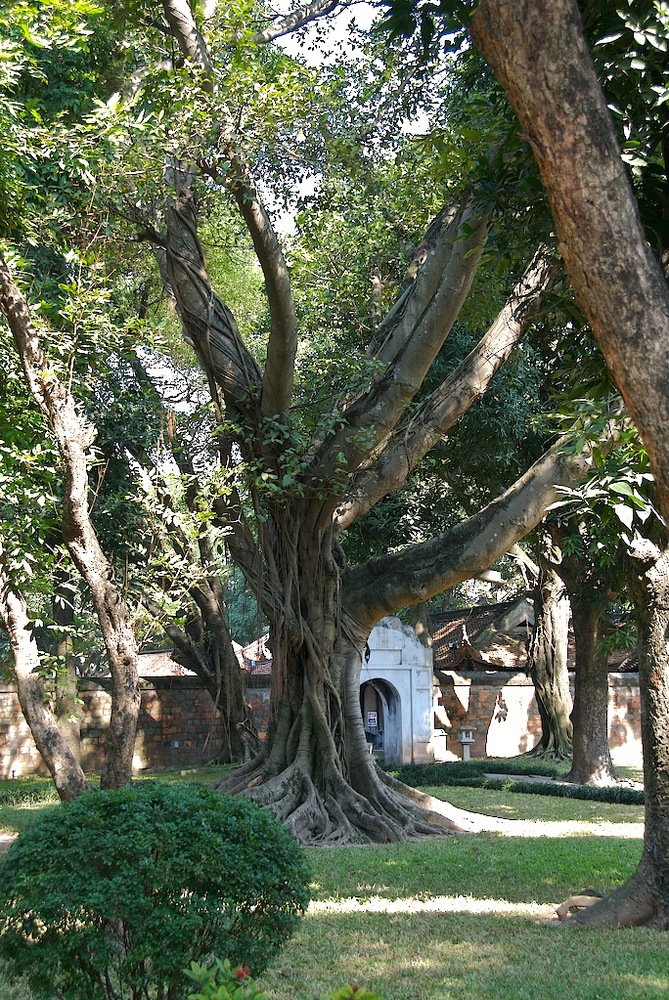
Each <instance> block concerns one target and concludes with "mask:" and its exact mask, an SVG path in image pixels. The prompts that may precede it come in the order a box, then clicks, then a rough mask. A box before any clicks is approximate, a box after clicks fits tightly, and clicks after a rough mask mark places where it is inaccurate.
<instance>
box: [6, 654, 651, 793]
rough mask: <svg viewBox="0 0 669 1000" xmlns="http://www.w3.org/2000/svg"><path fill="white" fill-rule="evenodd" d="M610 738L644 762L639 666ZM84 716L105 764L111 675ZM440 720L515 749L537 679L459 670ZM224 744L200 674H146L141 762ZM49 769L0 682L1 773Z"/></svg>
mask: <svg viewBox="0 0 669 1000" xmlns="http://www.w3.org/2000/svg"><path fill="white" fill-rule="evenodd" d="M270 683H271V678H270V677H267V676H264V675H258V676H251V677H249V678H247V692H246V695H247V700H248V702H249V703H250V705H251V708H252V711H253V716H254V720H255V724H256V727H257V728H258V732H259V735H260V738H261V739H264V738H265V735H266V732H267V719H268V714H269V691H270ZM609 690H610V699H609V725H610V743H611V752H612V755H613V758H614V762H617V763H619V764H623V763H627V762H630V763H637V762H640V754H641V743H640V715H639V690H638V682H637V677H636V675H634V674H611V675H610V677H609ZM81 698H82V701H83V703H84V719H83V722H82V726H81V735H82V756H83V764H84V767H85V769H86V770H89V771H98V770H99V769H100V767H101V764H102V750H103V747H104V741H105V738H106V735H105V733H106V727H107V724H108V721H109V710H110V697H109V694H108V691H107V684H106V683H105V681H100V680H95V681H82V684H81ZM441 715H442V719H441V724H442V725H443V726H444V728H445V729H446V731H447V733H448V749H449V750H450V751H452V752H454V753H456V754H458V755H459V754H460V749H461V748H460V745H459V744H458V741H457V737H458V733H457V727H458V726H461V725H463V724H466V725H471V726H474V727H475V733H474V736H475V743H474V746H473V747H472V756H477V757H479V756H485V755H486V751H487V752H488V753H489V754H490V755H491V756H514V755H515V754H518V753H523V752H524V751H525V750H529V749H530V748H531V747H532V746H534V744H535V743H536V742H537V740H538V739H539V736H540V734H541V725H540V722H539V714H538V711H537V707H536V702H535V700H534V696H533V690H532V685H531V683H530V681H529V679H528V678H526V677H525V675H524V674H516V675H509V674H503V673H501V672H500V673H494V674H493V673H481V674H470V675H463V676H461V677H460V676H457V675H453V676H452V678H451V681H450V682H449V683H448V684H447V685H445V686H444V688H443V701H442V708H441ZM220 746H221V720H220V716H219V713H217V712H215V711H214V706H213V702H212V700H211V698H210V697H209V695H208V694H207V692H206V691H205V690H204V689H203V688H202V686H201V684H200V683H199V681H198V680H197V678H195V677H157V678H151V679H144V680H143V681H142V709H141V714H140V720H139V733H138V737H137V744H136V752H135V764H136V767H137V768H138V769H140V768H143V767H151V768H160V767H185V766H188V765H193V764H201V763H206V762H207V761H210V760H212V758H214V757H215V756H216V754H217V752H218V750H219V748H220ZM40 770H42V771H43V770H44V765H43V764H42V759H41V757H40V756H39V754H38V753H37V750H36V749H35V746H34V744H33V742H32V738H31V736H30V732H29V730H28V727H27V725H26V722H25V720H24V718H23V714H22V712H21V709H20V707H19V703H18V699H17V697H16V692H15V690H14V688H13V686H12V685H7V684H6V685H0V778H8V777H11V776H12V772H13V773H14V776H15V777H20V775H22V774H30V773H33V772H35V771H40Z"/></svg>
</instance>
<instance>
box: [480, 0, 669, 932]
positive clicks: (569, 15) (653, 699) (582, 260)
mask: <svg viewBox="0 0 669 1000" xmlns="http://www.w3.org/2000/svg"><path fill="white" fill-rule="evenodd" d="M655 13H656V14H658V15H659V16H660V19H662V18H665V23H664V27H665V29H666V14H664V13H663V12H662V10H661V8H660V7H659V5H655ZM471 31H472V36H473V38H474V40H475V41H476V43H477V44H478V45H479V47H480V48H481V50H482V51H483V52H484V54H485V56H486V58H487V59H488V60H489V61H490V63H491V65H492V66H493V68H494V69H495V72H496V74H497V76H498V78H499V79H500V82H501V83H502V85H503V86H504V89H505V90H506V92H507V94H508V96H509V100H510V101H511V104H512V105H513V107H514V109H515V111H516V113H517V115H518V118H519V120H520V122H521V125H522V127H523V130H524V131H525V132H526V134H527V135H528V137H529V139H530V142H531V143H532V148H533V151H534V155H535V157H536V160H537V162H538V164H539V169H540V172H541V177H542V181H543V184H544V187H545V189H546V191H547V194H548V197H549V201H550V203H551V208H552V212H553V217H554V219H555V224H556V228H557V231H558V235H559V238H560V249H561V252H562V255H563V258H564V260H565V263H566V266H567V270H568V272H569V275H570V278H571V280H572V283H573V286H574V290H575V294H576V297H577V299H578V301H579V303H580V305H581V307H582V309H583V312H584V314H585V315H586V317H587V319H588V321H589V323H590V325H591V327H592V329H593V332H594V334H595V336H596V337H597V340H598V342H599V344H600V346H601V349H602V353H603V354H604V357H605V358H606V361H607V364H608V366H609V368H610V370H611V372H612V374H613V377H614V379H615V381H616V383H617V385H618V386H619V388H620V391H621V393H622V395H623V397H624V399H625V402H626V404H627V406H628V408H629V411H630V413H631V414H632V417H633V419H634V422H635V424H636V426H637V428H638V430H639V434H640V436H641V439H642V441H643V443H644V445H645V447H646V449H647V451H648V455H649V458H650V464H651V468H652V471H653V473H654V475H655V479H656V486H657V502H658V506H659V508H660V510H661V512H662V514H663V516H664V517H665V519H666V518H668V517H669V443H668V441H667V436H666V424H667V417H668V416H669V392H668V391H667V386H669V347H668V345H669V338H668V334H669V289H668V288H667V282H666V278H665V274H664V272H663V268H662V263H661V261H660V260H659V259H658V257H656V255H655V253H654V252H653V249H652V247H651V246H650V245H649V243H648V241H647V239H646V234H645V233H644V230H643V227H642V224H641V220H640V217H639V212H638V206H637V203H636V201H635V198H634V194H633V192H632V188H631V186H630V183H629V179H628V176H627V173H626V170H625V166H624V164H623V161H622V159H621V156H620V151H619V147H618V143H617V141H616V135H615V131H614V128H613V124H612V121H611V118H610V115H609V112H608V109H607V106H606V100H605V98H604V95H603V93H602V90H601V88H600V86H599V83H598V81H597V77H596V73H595V69H594V66H593V62H592V59H591V57H590V53H589V51H588V46H587V42H586V39H585V36H584V33H583V28H582V22H581V17H580V11H579V8H578V4H577V3H576V2H575V0H556V2H555V3H553V4H551V5H550V6H545V7H542V8H541V9H539V8H538V7H537V5H535V4H532V3H530V2H526V0H512V2H510V3H507V2H504V3H501V2H499V0H482V2H481V3H480V4H479V5H478V7H477V10H476V12H475V14H474V17H473V19H472V21H471ZM638 34H639V37H641V38H643V37H644V33H643V31H640V32H638ZM665 37H666V30H665ZM664 66H665V73H666V60H665V62H664ZM665 175H666V165H665ZM638 549H639V551H638V552H637V557H638V559H639V561H640V563H641V565H640V567H639V570H638V572H637V598H636V603H637V606H638V607H639V608H640V609H642V603H643V602H645V608H646V610H645V611H644V610H640V614H639V619H640V628H641V629H642V630H644V631H645V634H644V637H643V639H642V641H641V669H640V686H641V690H642V712H643V736H644V781H645V785H646V794H647V800H646V801H647V806H646V809H647V814H646V819H647V825H646V832H645V837H644V854H643V858H642V861H641V863H640V865H639V868H638V869H637V872H636V873H635V875H634V876H633V878H632V880H631V881H630V882H629V883H627V884H626V885H625V886H623V887H622V888H621V889H620V890H619V891H618V892H617V893H614V894H613V895H612V896H611V897H609V898H607V899H606V900H604V901H603V902H602V903H601V904H599V905H597V906H595V907H593V908H592V911H591V912H590V913H589V914H588V916H587V917H586V918H583V919H584V920H585V922H587V923H604V924H614V925H616V926H620V925H623V924H633V923H647V922H651V923H656V924H658V925H659V926H663V927H666V926H667V913H668V912H669V882H668V880H667V871H666V852H665V850H664V848H665V846H666V845H665V844H664V839H665V838H666V831H667V829H669V823H668V820H667V816H666V803H667V790H666V787H665V785H664V783H663V779H662V777H660V778H658V773H659V774H660V775H662V774H664V775H665V776H666V766H665V765H666V761H664V759H663V758H664V755H665V749H664V748H665V747H666V739H667V727H668V725H669V700H668V699H667V697H666V677H667V665H668V663H669V660H668V659H667V654H668V650H667V645H666V622H664V621H663V616H664V611H663V608H664V600H665V596H664V593H663V581H666V565H665V560H664V555H663V549H662V547H657V546H655V547H653V546H652V545H651V546H650V548H648V546H646V545H644V544H642V543H639V546H638ZM633 551H634V549H633ZM644 560H645V565H644ZM658 768H659V771H658Z"/></svg>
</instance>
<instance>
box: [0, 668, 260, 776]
mask: <svg viewBox="0 0 669 1000" xmlns="http://www.w3.org/2000/svg"><path fill="white" fill-rule="evenodd" d="M253 682H254V685H253V687H252V688H250V689H249V692H248V695H249V699H250V700H251V703H252V704H254V705H255V708H256V711H257V712H258V714H259V715H262V709H263V705H264V704H267V705H268V703H269V682H270V678H269V677H258V678H253ZM141 684H142V706H141V710H140V717H139V727H138V734H137V741H136V744H135V758H134V766H135V768H136V769H137V770H140V769H142V768H146V767H151V768H160V767H187V766H189V765H193V764H203V763H206V762H208V761H210V760H212V759H213V758H214V757H215V756H216V754H217V753H218V751H219V750H220V747H221V744H222V731H221V725H222V723H221V716H220V713H219V712H217V711H215V709H214V704H213V701H212V699H211V698H210V696H209V694H208V693H207V692H206V691H205V690H204V689H203V687H202V685H201V684H200V682H199V681H198V679H197V677H190V676H189V677H152V678H150V679H142V681H141ZM109 686H110V685H109V681H108V680H107V679H105V678H103V679H96V680H83V681H82V682H81V684H80V697H81V700H82V702H83V719H82V722H81V755H82V765H83V767H84V770H86V771H99V770H100V768H101V766H102V761H103V755H104V745H105V740H106V732H107V727H108V725H109V716H110V711H111V697H110V694H109ZM264 714H265V720H264V723H263V720H262V718H261V719H260V720H259V721H260V723H261V727H262V732H261V737H262V736H264V733H265V732H266V729H267V725H266V715H267V711H266V710H265V712H264ZM44 771H45V768H44V764H43V762H42V758H41V757H40V755H39V753H38V752H37V750H36V749H35V745H34V743H33V741H32V737H31V735H30V730H29V729H28V726H27V724H26V721H25V719H24V718H23V713H22V712H21V708H20V706H19V702H18V698H17V696H16V691H15V689H14V687H13V685H10V684H3V685H0V778H10V777H12V776H13V777H17V778H18V777H20V776H21V775H23V774H31V773H34V772H44Z"/></svg>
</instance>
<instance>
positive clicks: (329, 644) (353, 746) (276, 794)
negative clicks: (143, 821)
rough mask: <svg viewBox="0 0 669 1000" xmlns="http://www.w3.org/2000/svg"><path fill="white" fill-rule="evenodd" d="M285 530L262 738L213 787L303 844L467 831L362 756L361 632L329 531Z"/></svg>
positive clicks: (447, 811)
mask: <svg viewBox="0 0 669 1000" xmlns="http://www.w3.org/2000/svg"><path fill="white" fill-rule="evenodd" d="M283 515H284V517H286V512H285V511H284V512H283ZM286 527H287V526H286V525H285V523H284V525H281V526H280V527H279V525H278V524H277V525H276V530H277V531H279V533H280V535H281V538H282V540H283V545H282V546H281V547H280V549H281V551H282V555H283V560H284V562H283V567H282V568H283V570H284V577H285V579H286V581H287V584H286V597H287V607H286V608H285V611H284V613H283V614H282V615H281V616H280V617H275V618H274V620H273V621H272V623H271V628H270V646H271V650H272V656H273V673H272V692H271V711H272V715H271V718H270V723H269V731H268V734H267V740H266V742H265V744H264V746H263V749H262V751H261V753H260V754H259V755H258V756H257V757H256V758H255V759H254V760H253V761H251V762H249V763H248V764H246V765H244V766H242V767H241V768H239V769H237V770H236V771H235V772H233V773H232V774H231V775H230V776H228V777H226V778H224V779H223V780H222V781H221V782H220V783H219V785H218V787H219V788H220V789H221V790H222V791H225V792H244V793H245V795H247V796H248V797H250V798H252V799H253V801H254V802H256V803H258V804H259V805H262V806H265V807H268V808H270V809H271V811H272V812H273V813H274V814H275V815H276V816H277V818H278V819H279V820H280V821H281V822H282V823H284V824H285V825H286V826H287V827H288V829H289V830H290V831H291V833H293V835H294V836H295V837H297V838H298V840H300V841H301V842H302V843H305V844H315V843H317V844H337V843H349V842H352V841H358V840H360V839H364V840H371V841H374V842H378V843H382V842H387V841H397V840H406V839H410V838H412V837H416V836H420V835H425V834H428V833H442V834H443V833H445V832H453V831H464V830H467V829H474V828H475V821H473V820H472V819H471V818H468V817H467V814H465V813H462V812H461V811H460V810H457V809H454V808H453V807H451V806H449V805H447V804H446V803H442V802H438V801H437V800H433V799H431V798H430V797H429V796H426V795H423V794H421V793H419V792H417V791H415V790H414V789H409V788H407V787H405V786H404V785H402V784H401V783H400V782H397V781H396V780H395V779H393V778H392V777H391V776H390V775H387V774H385V773H383V772H382V771H380V770H379V768H378V767H377V765H376V763H375V762H374V759H373V757H371V756H370V754H369V752H368V749H367V738H366V736H365V731H364V727H363V721H362V713H361V710H360V669H361V666H362V662H363V657H364V654H365V647H366V643H367V639H368V637H369V631H370V629H368V628H367V629H365V628H362V627H361V626H359V625H358V624H357V623H356V622H355V621H354V620H353V619H352V618H351V617H350V616H349V615H347V614H346V613H345V611H344V610H343V608H342V606H341V575H342V569H343V563H342V555H341V551H340V550H339V547H338V546H337V545H336V543H335V542H334V538H333V532H332V530H330V531H329V532H327V533H326V534H325V535H324V536H322V537H320V538H314V537H313V536H311V534H310V533H309V532H304V531H301V530H300V526H299V523H293V525H292V528H293V530H286ZM305 535H306V536H307V537H305ZM277 554H278V553H277Z"/></svg>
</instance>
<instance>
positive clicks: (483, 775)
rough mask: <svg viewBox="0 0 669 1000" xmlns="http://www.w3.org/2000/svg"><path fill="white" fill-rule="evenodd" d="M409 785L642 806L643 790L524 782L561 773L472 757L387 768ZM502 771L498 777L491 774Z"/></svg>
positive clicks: (535, 765) (534, 764) (539, 765)
mask: <svg viewBox="0 0 669 1000" xmlns="http://www.w3.org/2000/svg"><path fill="white" fill-rule="evenodd" d="M385 770H387V771H388V773H389V774H392V775H393V777H395V778H397V779H398V780H399V781H403V782H404V783H405V784H406V785H411V786H412V787H414V788H420V787H424V786H429V785H452V786H454V787H457V786H466V787H468V788H503V789H504V790H505V791H509V792H524V793H525V794H526V795H552V796H553V797H555V798H564V799H588V800H591V801H595V802H616V803H619V804H622V805H630V806H637V805H643V801H644V797H643V791H641V790H639V789H636V788H625V787H616V788H591V787H589V786H588V785H571V784H569V785H557V784H554V783H552V782H545V783H544V782H542V781H524V780H523V778H524V777H525V776H526V775H527V774H537V775H539V776H541V777H546V778H558V777H560V773H559V771H558V770H557V768H555V767H551V765H549V764H542V763H540V762H539V761H532V763H531V766H528V762H523V763H522V764H520V765H518V764H515V763H514V762H511V761H509V762H507V761H499V760H494V761H493V760H470V761H462V762H457V761H454V762H449V763H446V764H402V765H399V766H397V765H389V766H387V767H386V768H385ZM493 774H499V778H496V777H491V775H493Z"/></svg>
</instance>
